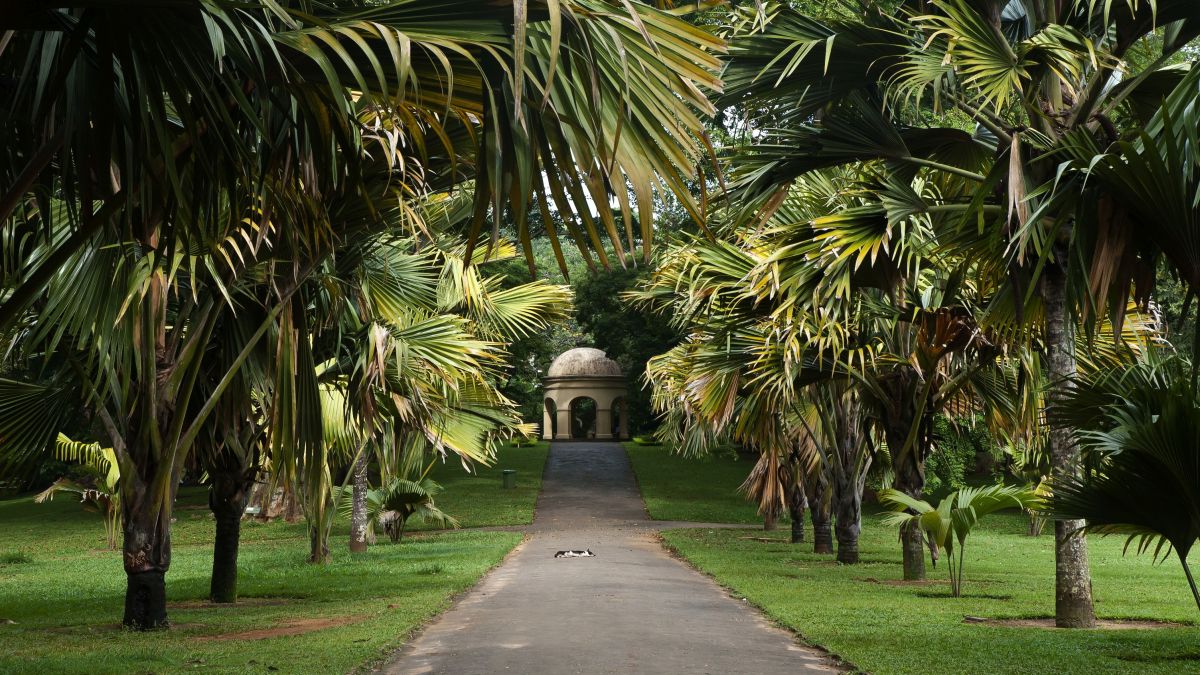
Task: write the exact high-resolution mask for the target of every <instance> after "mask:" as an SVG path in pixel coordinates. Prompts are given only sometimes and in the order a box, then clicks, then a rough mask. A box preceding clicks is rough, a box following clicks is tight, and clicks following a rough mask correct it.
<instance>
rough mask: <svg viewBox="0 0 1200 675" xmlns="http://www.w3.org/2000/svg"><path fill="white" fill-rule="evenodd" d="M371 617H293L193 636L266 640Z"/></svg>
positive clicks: (210, 639) (203, 639)
mask: <svg viewBox="0 0 1200 675" xmlns="http://www.w3.org/2000/svg"><path fill="white" fill-rule="evenodd" d="M369 618H371V617H370V616H367V615H363V614H360V615H357V616H335V617H326V618H320V619H295V620H292V621H285V622H284V623H282V624H280V625H278V626H275V627H274V628H260V629H258V630H247V631H242V632H240V633H221V634H219V635H204V636H201V637H197V638H194V639H195V640H196V641H197V642H223V641H226V640H266V639H268V638H275V637H290V636H293V635H303V634H305V633H312V632H315V631H319V630H324V629H326V628H337V627H339V626H348V625H350V624H352V623H358V622H360V621H366V620H367V619H369Z"/></svg>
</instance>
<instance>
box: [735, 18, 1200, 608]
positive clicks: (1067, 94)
mask: <svg viewBox="0 0 1200 675" xmlns="http://www.w3.org/2000/svg"><path fill="white" fill-rule="evenodd" d="M898 5H899V6H898V7H896V8H892V7H891V6H890V5H885V4H884V3H874V2H868V3H864V4H863V6H862V11H861V12H855V13H853V14H852V13H850V12H841V11H839V10H833V11H830V12H829V14H830V15H831V18H828V19H824V20H817V19H813V18H810V17H807V16H804V15H802V14H801V13H800V12H798V11H795V10H793V9H789V8H788V7H786V6H783V5H779V6H776V5H774V4H772V5H771V6H770V7H768V8H766V11H764V12H762V13H761V14H759V13H753V12H751V13H750V14H749V15H748V16H747V17H746V19H745V21H743V22H742V23H741V24H739V25H737V26H735V28H736V29H737V30H738V31H739V34H740V37H735V38H734V40H733V48H732V49H731V57H732V58H731V61H730V63H729V65H728V66H727V68H726V70H725V73H724V79H725V83H726V86H727V89H726V94H725V96H724V98H722V99H721V100H719V101H718V103H719V104H722V105H729V106H734V105H736V106H740V107H741V108H742V109H743V110H744V111H746V117H748V118H750V119H753V120H756V122H755V126H754V132H755V134H754V139H755V140H754V143H753V144H752V146H751V147H750V148H749V149H748V150H747V152H746V153H745V154H744V158H743V159H742V163H743V167H744V171H743V172H742V177H741V178H740V179H739V181H738V182H736V184H735V185H734V186H733V187H734V188H735V189H736V190H737V191H738V194H739V195H740V197H741V199H742V201H743V203H744V204H745V208H746V209H747V210H754V209H757V208H760V207H761V208H764V209H766V210H768V211H769V210H770V209H772V208H774V207H775V206H776V205H778V204H779V203H780V199H779V195H780V194H781V191H784V190H786V189H787V188H788V187H789V186H790V185H791V184H792V182H793V181H794V180H795V179H796V178H797V177H799V176H801V175H804V174H806V173H808V172H811V171H814V170H818V169H822V168H826V167H837V166H847V165H854V166H860V165H862V164H864V163H866V164H868V165H870V166H874V167H878V170H879V171H880V172H881V173H882V174H883V176H884V179H885V180H884V185H883V189H882V190H881V201H882V202H883V204H884V206H885V207H886V208H890V209H891V210H892V211H893V212H896V211H901V212H907V213H923V214H928V215H929V216H931V222H932V223H933V225H934V226H936V227H938V228H939V229H941V230H944V231H946V232H947V233H948V236H944V237H941V238H940V239H939V241H940V242H941V244H940V245H941V246H943V247H949V248H951V249H955V248H957V249H962V250H968V251H973V253H971V254H970V255H971V256H972V257H973V258H974V259H976V260H978V261H981V267H980V269H979V271H978V272H977V273H979V274H991V275H994V277H995V278H996V279H998V280H1007V281H1008V282H1009V283H1010V286H1011V289H1010V290H1009V291H1008V293H1007V296H1008V297H1007V299H1006V300H1004V302H1007V303H1009V304H1010V305H1012V306H1013V308H1014V310H1015V314H1016V316H1017V317H1018V318H1021V317H1031V318H1034V317H1042V324H1041V325H1042V333H1041V338H1042V339H1041V341H1040V347H1041V349H1042V350H1043V352H1044V355H1045V362H1046V366H1047V369H1048V372H1049V381H1050V386H1052V387H1054V388H1055V390H1056V391H1058V392H1059V393H1061V391H1062V388H1063V387H1065V386H1066V384H1065V383H1067V382H1069V380H1070V378H1071V377H1072V376H1073V375H1074V373H1075V369H1076V357H1075V354H1074V353H1073V349H1072V348H1073V346H1074V344H1075V340H1074V339H1073V338H1072V334H1071V333H1072V329H1073V328H1074V326H1075V325H1076V322H1077V320H1082V323H1083V325H1084V327H1085V329H1087V328H1089V327H1091V325H1092V324H1093V323H1094V322H1095V321H1096V319H1097V318H1098V317H1101V316H1104V315H1105V314H1106V313H1107V314H1109V315H1111V318H1112V320H1113V322H1114V323H1116V324H1117V325H1120V323H1121V321H1122V319H1123V314H1124V311H1125V307H1126V302H1125V300H1126V298H1127V297H1128V296H1129V295H1131V294H1132V295H1134V296H1135V297H1136V298H1138V299H1139V300H1142V301H1144V300H1145V299H1147V298H1148V297H1149V296H1150V294H1151V292H1152V289H1153V275H1154V269H1155V264H1156V260H1157V258H1158V257H1159V256H1160V252H1161V254H1165V259H1166V260H1167V261H1168V262H1169V263H1170V264H1171V265H1172V266H1173V267H1174V268H1175V269H1176V270H1177V271H1178V272H1179V274H1180V275H1181V277H1182V278H1184V279H1187V280H1189V283H1192V284H1194V282H1195V280H1200V275H1197V273H1196V272H1197V269H1200V266H1197V265H1196V264H1195V263H1196V260H1195V256H1194V255H1193V254H1192V253H1190V252H1191V251H1192V250H1193V249H1194V247H1191V246H1189V245H1186V244H1185V242H1186V241H1189V239H1188V238H1189V237H1190V236H1191V235H1190V234H1188V233H1189V232H1190V231H1191V229H1193V228H1192V225H1193V224H1194V223H1195V222H1196V218H1197V206H1196V202H1195V200H1194V199H1193V197H1194V195H1195V194H1196V189H1197V185H1196V182H1197V177H1196V175H1197V173H1196V172H1195V171H1194V170H1193V169H1192V168H1191V167H1193V166H1194V163H1195V160H1196V158H1195V155H1194V153H1188V152H1185V151H1184V150H1183V148H1184V147H1185V146H1184V145H1183V143H1184V141H1183V139H1185V138H1189V137H1190V135H1191V134H1192V133H1193V131H1194V129H1195V126H1196V125H1195V106H1194V102H1195V99H1196V97H1197V94H1198V93H1200V92H1198V88H1197V82H1198V81H1200V71H1198V70H1197V69H1192V70H1191V71H1190V72H1188V71H1187V70H1185V69H1179V68H1175V67H1174V66H1173V63H1174V62H1176V61H1179V60H1181V59H1183V58H1192V59H1194V58H1195V56H1194V54H1190V55H1187V56H1186V57H1185V56H1184V55H1185V52H1184V51H1183V50H1184V49H1185V47H1186V46H1187V44H1188V43H1189V41H1191V40H1192V39H1194V38H1195V37H1196V36H1197V35H1198V34H1200V7H1198V6H1197V5H1196V3H1194V2H1189V1H1187V0H1142V1H1135V0H1116V1H1114V2H1099V1H1098V0H1067V1H1065V2H1064V1H1060V0H1054V1H1050V0H977V1H975V0H928V1H926V0H912V1H905V2H900V3H898ZM891 9H897V10H898V11H889V10H891ZM1160 28H1161V32H1160ZM1163 101H1165V103H1166V105H1162V106H1160V105H1158V104H1159V103H1160V102H1163ZM914 174H916V175H919V176H923V177H925V179H926V180H928V181H929V182H931V183H932V184H934V185H936V186H937V188H938V189H937V190H936V191H935V192H934V193H932V194H920V193H918V194H913V193H912V192H911V191H908V192H905V191H897V190H894V189H890V187H889V186H902V185H907V184H909V180H908V178H909V177H910V176H912V175H914ZM896 177H899V180H895V178H896ZM1144 223H1155V224H1158V223H1163V225H1161V226H1157V225H1156V226H1144V225H1143V224H1144ZM1193 287H1194V286H1193ZM1034 295H1037V296H1040V297H1039V299H1040V308H1039V307H1037V304H1038V303H1031V302H1029V301H1030V300H1031V299H1032V296H1034ZM1001 297H1003V295H1002V294H998V295H997V298H1001ZM1027 305H1029V306H1027ZM1073 317H1074V318H1073ZM1048 438H1049V449H1050V452H1049V454H1050V456H1051V458H1052V463H1053V473H1054V474H1055V475H1056V476H1058V477H1064V476H1069V475H1073V474H1074V473H1075V472H1076V471H1077V470H1078V452H1077V450H1076V448H1075V447H1074V444H1073V443H1072V438H1071V435H1070V433H1069V429H1065V428H1060V427H1054V426H1052V427H1051V428H1050V430H1049V434H1048ZM1081 524H1082V523H1077V522H1061V521H1060V522H1058V523H1056V535H1055V536H1056V542H1057V546H1056V552H1057V557H1058V563H1057V565H1056V570H1057V581H1056V608H1057V609H1056V615H1057V623H1058V624H1059V625H1060V626H1091V625H1093V624H1094V614H1093V611H1092V604H1091V591H1090V583H1089V578H1088V565H1087V549H1086V544H1085V542H1084V540H1083V539H1082V538H1081V537H1080V536H1079V535H1078V530H1079V526H1080V525H1081Z"/></svg>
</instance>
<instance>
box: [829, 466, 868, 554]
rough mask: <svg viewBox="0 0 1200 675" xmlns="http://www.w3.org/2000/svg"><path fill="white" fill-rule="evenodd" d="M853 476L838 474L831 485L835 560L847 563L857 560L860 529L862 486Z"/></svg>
mask: <svg viewBox="0 0 1200 675" xmlns="http://www.w3.org/2000/svg"><path fill="white" fill-rule="evenodd" d="M854 478H855V477H854V476H842V475H839V476H838V480H837V481H835V483H834V486H833V504H834V507H833V509H834V517H835V518H836V525H835V526H834V530H835V532H836V533H837V560H838V562H840V563H845V564H847V565H853V564H855V563H857V562H858V535H859V533H860V532H861V531H862V488H861V487H859V485H860V483H859V481H857V480H853V479H854Z"/></svg>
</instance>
